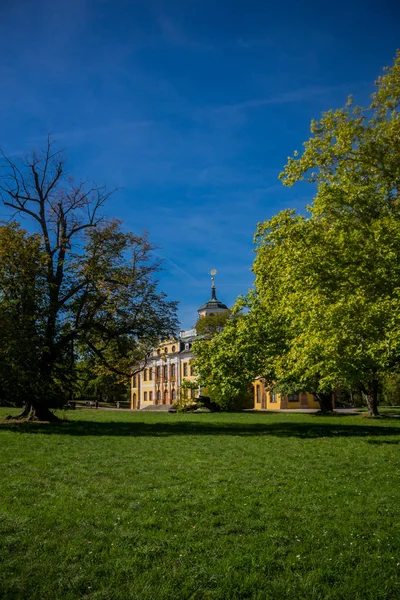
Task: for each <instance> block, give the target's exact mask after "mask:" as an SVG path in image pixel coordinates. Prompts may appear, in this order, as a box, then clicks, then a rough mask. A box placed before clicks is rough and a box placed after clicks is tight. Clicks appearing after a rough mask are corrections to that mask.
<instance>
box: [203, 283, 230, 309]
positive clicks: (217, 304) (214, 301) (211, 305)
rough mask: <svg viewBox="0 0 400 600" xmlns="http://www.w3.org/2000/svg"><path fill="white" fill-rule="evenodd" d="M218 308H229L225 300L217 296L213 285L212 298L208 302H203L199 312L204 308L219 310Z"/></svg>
mask: <svg viewBox="0 0 400 600" xmlns="http://www.w3.org/2000/svg"><path fill="white" fill-rule="evenodd" d="M217 309H222V310H229V309H228V307H227V306H226V304H224V303H223V302H221V301H220V300H218V298H217V296H216V292H215V287H214V286H213V287H212V288H211V299H210V300H209V301H208V302H206V303H205V304H203V305H202V306H200V308H199V309H198V311H197V312H200V311H202V310H217Z"/></svg>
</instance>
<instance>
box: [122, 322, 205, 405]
mask: <svg viewBox="0 0 400 600" xmlns="http://www.w3.org/2000/svg"><path fill="white" fill-rule="evenodd" d="M195 338H196V330H195V329H189V330H188V331H181V332H180V334H179V337H178V339H176V340H170V341H168V342H165V343H164V344H161V345H160V346H159V347H158V348H155V350H154V351H153V354H152V356H151V357H150V359H149V360H148V362H147V365H146V366H145V368H144V369H143V370H142V371H141V372H140V373H137V374H136V375H133V377H132V380H131V409H132V410H138V409H141V408H146V406H153V405H159V404H172V403H173V402H175V400H176V399H177V398H178V394H179V393H180V386H181V384H182V382H183V381H184V380H186V381H191V382H195V381H196V375H195V371H194V364H193V353H192V343H193V342H194V340H195ZM187 392H188V394H190V395H192V397H197V394H195V390H194V389H191V390H187Z"/></svg>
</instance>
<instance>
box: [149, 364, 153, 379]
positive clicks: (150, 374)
mask: <svg viewBox="0 0 400 600" xmlns="http://www.w3.org/2000/svg"><path fill="white" fill-rule="evenodd" d="M149 381H153V369H152V367H150V368H149Z"/></svg>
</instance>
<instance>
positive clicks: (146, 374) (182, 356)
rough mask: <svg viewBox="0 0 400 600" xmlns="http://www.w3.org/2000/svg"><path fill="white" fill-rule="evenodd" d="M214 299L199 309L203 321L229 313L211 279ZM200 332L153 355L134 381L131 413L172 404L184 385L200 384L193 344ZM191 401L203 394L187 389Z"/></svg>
mask: <svg viewBox="0 0 400 600" xmlns="http://www.w3.org/2000/svg"><path fill="white" fill-rule="evenodd" d="M211 281H212V285H211V298H210V300H209V301H208V302H206V303H205V304H203V305H202V306H201V307H200V308H199V309H198V311H197V312H198V314H199V317H205V316H212V315H215V314H218V313H221V312H224V311H226V310H228V307H227V306H226V305H225V304H224V303H223V302H220V301H219V300H218V299H217V296H216V289H215V283H214V277H212V279H211ZM195 339H196V330H195V329H189V330H187V331H181V332H180V334H179V336H178V338H177V339H176V340H170V341H168V342H164V343H162V344H160V346H159V347H158V348H156V349H155V350H154V351H153V354H152V356H151V358H150V359H149V360H148V361H147V364H146V366H145V368H144V369H142V370H141V371H140V373H137V374H136V375H134V376H133V377H132V379H131V409H132V410H138V409H142V408H146V407H147V406H155V405H160V404H167V405H168V404H172V403H173V402H174V401H175V400H176V399H177V398H178V394H179V393H180V387H181V385H182V382H183V381H189V382H196V379H197V378H196V373H195V368H194V356H193V352H192V344H193V342H194V340H195ZM184 394H185V395H187V397H191V398H197V397H198V396H199V394H200V390H198V389H197V390H196V389H194V388H193V389H185V390H184Z"/></svg>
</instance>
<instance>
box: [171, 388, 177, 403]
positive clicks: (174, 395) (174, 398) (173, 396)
mask: <svg viewBox="0 0 400 600" xmlns="http://www.w3.org/2000/svg"><path fill="white" fill-rule="evenodd" d="M171 400H172V402H173V401H174V400H176V392H175V390H172V392H171Z"/></svg>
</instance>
